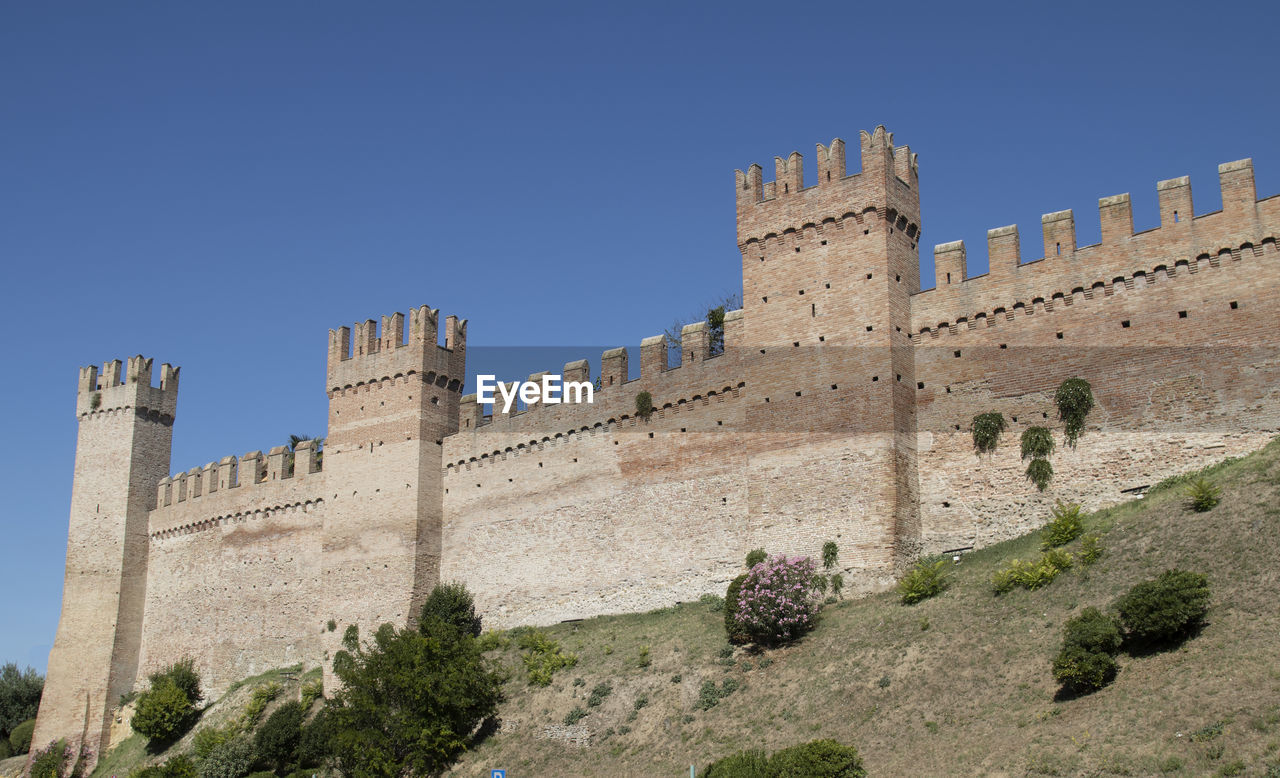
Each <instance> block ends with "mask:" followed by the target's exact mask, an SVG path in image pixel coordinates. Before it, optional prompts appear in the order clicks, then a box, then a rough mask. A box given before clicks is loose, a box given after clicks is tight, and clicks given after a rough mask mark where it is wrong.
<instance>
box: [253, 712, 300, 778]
mask: <svg viewBox="0 0 1280 778" xmlns="http://www.w3.org/2000/svg"><path fill="white" fill-rule="evenodd" d="M306 714H307V710H306V708H304V707H302V703H301V702H294V701H292V700H290V701H289V702H286V703H284V704H283V705H281V706H280V707H278V708H276V709H275V711H273V712H272V713H271V715H270V716H268V717H267V720H266V721H264V722H263V723H262V726H261V727H259V728H258V731H257V732H256V733H254V736H253V748H254V752H255V753H256V755H257V757H258V758H259V759H261V760H262V761H264V762H266V763H267V764H269V765H271V766H272V767H273V768H275V769H276V770H283V769H284V767H285V766H286V765H288V764H291V763H293V762H294V761H295V760H296V759H297V757H298V742H299V741H300V740H301V739H302V721H303V719H304V718H305V717H306Z"/></svg>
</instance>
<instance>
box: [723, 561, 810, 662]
mask: <svg viewBox="0 0 1280 778" xmlns="http://www.w3.org/2000/svg"><path fill="white" fill-rule="evenodd" d="M736 615H737V622H738V623H739V624H741V625H742V627H743V628H744V629H746V631H747V633H748V634H750V635H751V639H752V640H753V641H755V642H756V643H758V644H760V645H763V646H775V645H778V644H780V643H788V642H790V641H792V640H795V639H797V638H799V637H800V636H801V635H803V634H804V633H806V632H808V631H809V630H810V629H812V628H813V625H814V621H815V619H816V618H817V615H818V601H817V598H816V597H815V595H814V564H813V560H812V559H810V558H809V557H800V556H797V557H788V556H784V555H778V556H771V557H769V558H768V559H766V560H765V561H763V562H761V563H759V564H757V565H756V566H755V567H753V568H751V571H750V572H748V573H747V579H746V580H745V581H743V582H742V587H741V589H739V590H738V609H737V614H736Z"/></svg>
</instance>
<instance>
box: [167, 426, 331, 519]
mask: <svg viewBox="0 0 1280 778" xmlns="http://www.w3.org/2000/svg"><path fill="white" fill-rule="evenodd" d="M321 472H322V468H321V457H320V450H319V448H318V447H317V445H316V442H315V441H313V440H304V441H301V442H299V443H298V444H297V446H295V450H294V451H290V450H289V448H288V447H287V446H276V447H275V448H273V449H271V450H270V451H268V452H267V455H266V456H265V457H264V456H263V454H262V452H261V451H250V452H248V453H247V454H244V455H243V456H240V457H238V458H237V457H235V456H226V457H223V458H222V459H220V460H218V461H217V462H209V463H208V464H206V465H205V466H204V467H193V468H191V469H190V470H188V471H186V472H183V473H174V474H173V475H170V476H168V477H166V478H163V479H161V480H160V484H159V486H158V491H157V494H156V506H157V508H164V507H167V506H170V505H175V504H177V503H181V502H186V501H187V500H194V499H197V498H200V497H207V496H210V495H214V494H217V493H219V492H227V491H228V490H232V489H240V488H244V487H251V486H258V485H261V484H271V483H276V482H279V481H288V480H295V481H302V480H304V479H307V478H310V477H314V476H315V475H316V474H317V473H321Z"/></svg>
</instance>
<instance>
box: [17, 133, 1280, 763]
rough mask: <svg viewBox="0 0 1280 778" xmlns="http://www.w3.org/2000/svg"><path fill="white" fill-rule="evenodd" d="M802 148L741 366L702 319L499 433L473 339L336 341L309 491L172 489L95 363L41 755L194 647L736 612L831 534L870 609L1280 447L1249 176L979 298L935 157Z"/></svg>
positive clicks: (982, 285) (743, 324)
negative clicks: (1153, 491) (349, 631)
mask: <svg viewBox="0 0 1280 778" xmlns="http://www.w3.org/2000/svg"><path fill="white" fill-rule="evenodd" d="M817 152H818V153H817V159H816V167H817V181H816V183H815V184H813V185H811V186H805V179H804V175H803V170H802V165H803V159H802V158H801V156H800V155H799V154H794V153H793V154H792V155H790V156H788V157H787V158H786V159H782V158H778V159H776V160H775V164H774V168H775V179H776V180H775V181H772V182H764V181H763V173H762V171H761V169H760V168H759V166H755V165H753V166H751V167H749V168H748V169H747V171H746V172H745V173H743V172H739V173H738V174H737V178H736V189H737V214H738V232H737V242H738V246H739V249H740V250H741V253H742V281H743V301H744V305H743V309H742V310H740V311H733V312H730V313H729V314H728V316H727V317H726V321H725V348H724V353H722V354H718V355H713V354H711V353H710V342H709V338H708V332H707V329H706V327H705V326H700V325H697V324H695V325H691V326H688V327H685V328H684V331H683V332H682V333H681V342H680V343H668V342H667V341H666V340H665V339H662V338H658V337H655V338H649V339H646V340H645V341H644V342H643V343H642V344H641V345H640V347H639V349H638V351H637V350H636V349H635V348H632V349H630V350H629V351H628V350H627V349H612V350H610V351H608V352H606V353H605V354H604V355H603V359H602V362H601V364H602V371H601V376H600V379H601V386H602V388H601V389H600V390H599V391H598V392H596V395H595V402H594V403H593V404H591V405H554V404H553V405H546V404H534V405H533V406H532V407H530V408H529V409H527V410H519V409H516V410H513V411H512V412H510V413H506V414H503V413H501V412H498V413H494V414H493V415H492V416H488V415H486V414H485V413H484V412H483V409H482V408H481V407H479V406H478V405H477V404H476V402H475V400H474V398H473V397H465V398H464V397H461V396H460V387H461V386H462V385H463V383H464V378H465V359H466V357H465V352H466V343H465V340H466V323H465V322H459V321H458V320H456V319H454V318H452V317H450V318H449V319H447V320H446V322H445V324H444V329H445V345H444V346H443V347H441V346H438V345H437V337H438V334H439V333H438V329H439V325H438V315H437V312H436V311H435V310H432V309H429V308H426V307H422V308H419V309H416V310H413V311H411V312H410V314H409V316H408V318H407V321H406V317H404V316H403V315H400V314H395V315H393V316H389V317H384V318H383V320H382V322H381V325H380V326H379V324H378V323H375V322H374V321H372V320H368V321H365V322H361V323H358V324H356V325H355V326H354V327H353V328H351V329H348V328H342V329H339V330H336V331H332V332H331V333H330V340H329V361H328V373H327V379H326V391H327V392H328V395H329V398H330V404H329V420H328V422H329V423H328V437H327V442H326V445H325V449H324V454H323V468H321V467H320V463H319V461H318V458H317V456H316V452H315V451H313V450H311V449H309V448H307V447H306V446H304V447H302V448H300V449H299V451H298V453H297V455H296V463H295V464H293V465H292V466H291V461H292V460H291V455H290V454H289V453H288V452H286V451H285V450H284V449H282V448H278V449H273V450H271V451H270V452H268V453H267V454H266V455H265V456H264V455H262V454H261V453H260V452H250V453H249V454H246V455H244V456H241V457H238V458H237V457H227V458H225V459H223V460H222V461H220V462H217V463H210V464H208V465H206V466H205V467H203V468H195V469H192V470H188V471H186V472H183V473H179V474H177V475H174V476H168V470H169V444H170V429H171V428H170V425H171V423H172V419H173V414H174V409H175V407H176V388H177V381H176V371H173V370H169V369H168V368H167V367H166V368H165V371H164V373H165V375H164V377H163V379H162V381H161V387H160V388H153V387H151V385H150V383H151V377H150V362H149V361H147V360H142V359H141V358H138V359H136V360H130V373H129V375H128V376H126V379H125V380H124V381H121V380H120V377H119V373H120V366H119V363H114V364H109V365H108V366H107V367H106V369H105V370H104V374H103V376H102V381H101V385H99V377H98V374H97V372H96V371H95V370H93V369H87V370H85V371H82V374H81V387H80V394H79V399H78V404H79V408H78V413H79V416H80V422H81V423H80V437H79V440H78V443H77V454H76V477H75V486H74V489H73V494H72V509H71V522H70V533H69V539H68V554H67V577H66V584H65V587H66V588H65V595H64V602H63V612H62V619H61V622H60V625H59V630H58V637H57V640H56V642H55V646H54V650H53V652H52V654H51V656H50V664H49V681H48V685H47V687H46V693H45V699H44V702H43V704H42V708H41V712H40V720H39V724H38V727H37V731H36V741H37V742H38V743H43V742H47V741H48V740H52V739H53V738H55V737H68V738H69V739H71V740H73V741H77V742H78V741H79V740H80V739H85V740H87V741H88V742H89V743H90V744H91V745H92V744H96V743H98V742H99V741H101V739H102V738H103V736H104V733H105V732H106V729H107V727H108V726H109V722H110V719H109V716H108V713H109V709H110V707H111V705H112V704H113V703H114V701H115V699H116V698H117V696H118V695H119V694H120V693H122V692H124V691H127V690H129V689H130V688H133V687H135V686H137V685H138V682H139V679H142V678H144V677H145V674H146V673H147V672H148V671H150V670H153V669H155V668H158V667H161V666H163V665H165V664H167V663H169V662H172V661H174V660H176V659H178V658H181V657H182V656H185V655H189V656H192V657H194V658H195V659H196V661H197V663H198V665H199V667H200V668H201V670H202V673H203V674H204V677H205V678H206V682H207V684H208V686H209V687H210V688H211V690H212V691H213V692H214V693H217V692H218V691H220V690H221V689H222V688H225V686H226V685H227V684H228V683H230V682H232V681H234V680H235V679H237V678H240V677H243V676H245V675H248V674H252V673H256V672H259V671H261V670H263V669H266V668H268V667H272V666H279V665H284V664H290V663H294V662H302V663H304V664H306V665H310V666H315V665H316V664H321V665H325V666H326V667H327V666H328V664H329V663H328V660H329V659H330V658H331V657H332V654H333V652H334V651H335V650H336V649H337V647H338V641H339V640H340V638H341V635H342V632H343V630H344V629H345V628H346V627H347V626H349V625H352V624H355V625H358V626H360V627H361V628H362V630H363V631H364V632H365V634H367V633H368V630H369V629H370V628H371V627H373V626H375V625H377V624H379V623H381V622H384V621H392V622H395V623H399V624H405V623H409V622H411V621H412V620H413V618H414V616H415V614H416V611H417V609H418V607H419V605H420V603H421V601H422V598H423V597H424V596H425V595H426V593H427V592H428V591H429V590H430V587H431V586H432V585H434V584H435V583H436V582H437V581H439V580H442V579H443V580H462V581H465V582H466V583H467V585H468V586H469V587H470V588H471V590H472V591H473V592H475V594H476V597H477V601H478V603H479V605H480V607H481V609H482V610H483V612H484V615H485V618H486V621H487V623H488V624H489V625H491V626H510V625H514V624H526V623H547V622H553V621H556V620H560V619H567V618H580V617H586V616H591V615H595V614H599V613H606V612H619V611H631V610H638V609H645V608H652V607H657V606H662V605H668V604H671V603H673V602H676V601H680V600H688V599H692V598H695V597H697V596H698V595H700V594H702V593H705V592H713V591H714V592H719V591H722V590H723V588H724V585H725V583H726V582H727V581H728V580H729V579H730V578H731V577H732V576H733V575H734V574H736V573H737V572H738V571H739V570H740V569H741V563H742V559H743V557H744V555H745V554H746V552H747V551H748V550H750V549H752V548H756V547H764V548H766V549H768V550H769V551H771V552H787V553H804V554H816V553H818V552H819V550H820V549H821V546H822V544H823V542H825V541H827V540H835V541H836V542H837V543H838V544H839V547H840V564H841V567H842V568H844V569H845V570H846V571H847V573H848V575H847V576H846V577H847V579H848V580H849V582H850V586H851V587H852V588H853V589H855V590H867V589H873V588H877V587H881V586H884V585H885V584H887V583H888V582H890V581H891V580H892V579H893V576H894V575H895V573H896V571H897V570H898V569H899V568H900V566H901V565H902V564H904V563H906V562H908V561H910V560H911V559H913V558H914V557H915V556H916V555H917V554H918V553H920V552H921V551H922V550H923V551H941V550H947V549H953V548H961V547H965V546H980V545H984V544H987V543H991V542H994V541H997V540H1001V539H1004V538H1007V537H1011V536H1014V535H1017V534H1020V533H1022V532H1025V531H1027V530H1028V529H1031V528H1033V527H1035V526H1036V525H1038V524H1040V523H1042V522H1043V520H1044V517H1045V516H1046V514H1047V511H1048V508H1049V505H1050V504H1051V503H1052V502H1053V501H1054V500H1057V499H1063V500H1075V501H1079V502H1082V503H1084V504H1085V505H1086V506H1087V507H1090V508H1093V507H1098V506H1102V505H1106V504H1109V503H1113V502H1116V501H1118V500H1121V499H1126V498H1127V496H1128V495H1129V494H1131V493H1132V492H1131V491H1126V490H1134V489H1139V488H1140V487H1142V486H1145V485H1149V484H1152V483H1155V482H1156V481H1158V480H1159V479H1161V478H1163V477H1164V476H1167V475H1170V474H1173V473H1176V472H1179V471H1183V470H1186V469H1189V468H1191V467H1195V466H1197V465H1201V464H1207V463H1209V462H1212V461H1214V460H1216V459H1220V458H1221V457H1223V456H1227V455H1230V454H1237V453H1242V452H1244V451H1247V450H1249V449H1251V448H1254V447H1256V446H1258V445H1259V444H1261V443H1262V442H1264V441H1265V440H1266V439H1267V438H1268V437H1270V436H1272V435H1274V434H1275V433H1276V431H1277V429H1280V354H1278V353H1277V352H1278V348H1277V339H1276V336H1275V332H1276V324H1277V316H1276V313H1275V312H1276V311H1277V310H1280V254H1278V252H1277V250H1276V242H1275V238H1276V230H1277V225H1278V224H1280V197H1271V198H1268V199H1264V200H1261V201H1258V200H1257V198H1256V193H1255V191H1254V184H1253V172H1252V166H1251V164H1250V163H1249V162H1248V161H1247V160H1245V161H1241V162H1233V163H1228V164H1225V165H1222V166H1221V168H1220V185H1221V188H1222V192H1223V210H1222V211H1219V212H1216V213H1212V214H1204V215H1199V216H1197V215H1196V214H1195V212H1194V207H1193V201H1192V196H1191V186H1190V182H1189V181H1188V180H1187V179H1185V178H1181V179H1171V180H1169V181H1164V182H1160V184H1159V185H1158V186H1157V197H1158V199H1159V204H1160V214H1161V226H1160V227H1159V228H1157V229H1154V230H1148V231H1146V232H1143V233H1140V234H1137V235H1135V234H1133V227H1132V224H1133V219H1132V215H1131V210H1130V199H1129V197H1128V195H1121V196H1114V197H1106V198H1103V199H1102V200H1100V202H1099V217H1098V218H1099V220H1100V222H1101V225H1102V231H1101V234H1102V240H1101V243H1100V244H1098V245H1095V246H1083V247H1080V246H1077V245H1076V244H1077V241H1076V237H1075V215H1074V214H1073V213H1071V212H1070V211H1063V212H1058V213H1052V214H1047V215H1046V216H1045V217H1044V218H1043V219H1042V222H1041V228H1042V236H1041V239H1039V240H1036V241H1030V242H1029V243H1028V245H1031V246H1035V247H1036V248H1035V249H1034V251H1035V252H1036V253H1039V252H1041V251H1043V254H1044V257H1043V258H1041V259H1039V260H1037V261H1034V262H1029V263H1022V262H1021V258H1022V253H1023V251H1022V240H1021V235H1020V233H1019V230H1018V229H1017V227H1016V226H1010V227H1001V228H997V229H993V230H991V231H990V232H989V234H988V253H989V256H990V258H991V271H990V272H989V273H988V274H986V275H984V276H980V277H975V278H969V277H967V271H966V258H965V247H964V245H963V243H960V242H956V243H944V244H940V245H938V246H936V247H935V249H934V251H935V264H936V275H937V283H936V288H933V289H929V290H925V291H920V278H919V261H918V252H919V249H918V244H919V242H920V234H921V227H920V225H921V219H920V211H919V186H920V183H919V177H918V170H917V166H916V160H915V156H914V155H913V154H912V153H911V152H910V150H909V149H907V148H906V147H895V146H894V145H893V137H892V135H891V134H889V133H888V132H886V131H885V130H884V128H877V129H876V130H875V131H874V132H870V133H861V135H860V137H859V143H858V161H859V164H860V170H859V171H858V172H856V173H853V174H849V171H848V170H846V155H845V144H844V143H843V142H841V141H838V140H837V141H834V142H833V143H832V144H831V145H830V146H821V145H820V146H819V147H818V149H817ZM670 348H679V349H681V354H680V359H679V360H676V362H677V364H678V366H677V367H675V368H668V364H669V361H668V349H670ZM584 356H585V355H584ZM633 359H634V360H636V361H638V362H639V365H640V371H639V372H640V377H639V378H637V379H635V380H628V369H627V364H628V363H629V362H630V361H631V360H633ZM546 367H547V369H548V370H549V371H551V372H560V373H562V374H563V375H564V376H565V377H566V378H569V379H571V380H589V379H590V376H589V375H588V368H587V364H586V362H585V361H582V360H579V361H575V362H571V363H569V364H567V365H565V366H564V367H563V369H560V370H556V369H555V366H553V365H547V366H546ZM135 376H136V380H135V378H133V377H135ZM1075 376H1079V377H1083V378H1086V379H1088V380H1089V381H1090V383H1091V384H1092V385H1093V389H1094V394H1095V397H1096V400H1097V403H1098V405H1097V407H1096V408H1095V409H1094V411H1093V413H1092V414H1091V415H1090V417H1089V420H1088V428H1087V429H1086V432H1085V434H1084V436H1083V437H1082V438H1081V440H1080V443H1079V446H1078V448H1076V449H1074V450H1072V449H1066V448H1060V449H1059V451H1058V452H1057V453H1056V454H1054V456H1053V457H1052V463H1053V466H1054V469H1055V476H1054V479H1053V482H1052V484H1051V486H1050V488H1049V490H1048V491H1046V492H1044V493H1039V492H1037V491H1036V490H1035V489H1034V487H1032V486H1031V485H1030V484H1028V483H1027V481H1026V479H1025V477H1024V476H1023V471H1024V464H1025V463H1023V462H1022V461H1021V459H1020V457H1019V452H1018V437H1019V435H1020V434H1021V432H1022V431H1023V430H1024V429H1026V428H1027V427H1028V426H1031V425H1043V426H1049V427H1051V428H1053V429H1055V430H1059V429H1060V425H1059V424H1058V422H1057V419H1056V409H1055V408H1054V406H1053V393H1054V390H1055V389H1056V388H1057V386H1058V385H1059V383H1061V381H1062V380H1064V379H1065V378H1069V377H1075ZM641 391H647V392H649V393H650V394H651V396H652V399H653V404H654V408H655V411H654V413H653V415H652V416H651V417H650V418H649V419H647V420H644V419H638V418H637V417H636V405H635V398H636V395H637V394H638V393H639V392H641ZM95 395H96V396H98V400H96V401H95V400H94V399H93V398H94V396H95ZM988 411H1000V412H1002V413H1003V414H1004V415H1005V417H1006V418H1007V419H1008V420H1009V421H1010V428H1009V429H1008V430H1007V431H1006V432H1005V433H1004V436H1003V439H1002V441H1001V444H1000V446H999V448H998V449H997V451H996V452H995V453H994V454H992V455H990V456H987V457H981V458H980V457H977V456H975V455H974V453H973V448H972V440H971V436H970V432H969V425H970V422H971V419H972V418H973V416H975V415H976V414H979V413H984V412H988ZM1058 437H1059V439H1061V436H1060V435H1059V436H1058ZM330 620H333V622H334V624H335V629H333V630H330V629H328V626H327V625H328V622H329V621H330ZM326 680H327V681H330V682H331V681H332V678H331V677H329V676H328V675H326Z"/></svg>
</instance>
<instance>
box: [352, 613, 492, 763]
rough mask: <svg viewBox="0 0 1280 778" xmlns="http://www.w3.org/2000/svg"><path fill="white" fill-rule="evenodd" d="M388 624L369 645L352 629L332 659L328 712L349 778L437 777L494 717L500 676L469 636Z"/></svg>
mask: <svg viewBox="0 0 1280 778" xmlns="http://www.w3.org/2000/svg"><path fill="white" fill-rule="evenodd" d="M435 627H436V628H433V629H429V630H428V633H429V634H423V632H421V631H419V630H414V629H396V628H395V627H394V626H392V625H390V624H383V625H382V626H381V627H379V628H378V630H377V631H376V632H375V633H374V635H373V640H372V642H371V643H370V644H368V645H364V646H362V645H360V639H359V632H358V630H357V629H356V628H355V627H354V626H353V627H350V628H348V629H347V632H346V634H345V635H344V638H343V649H344V650H342V651H339V652H338V653H337V655H336V656H335V657H334V660H333V671H334V674H335V675H337V677H338V679H339V681H341V683H342V688H341V689H339V691H338V692H337V693H336V694H335V695H334V697H333V699H332V700H331V701H330V703H329V707H328V710H327V713H328V715H329V716H330V717H331V724H332V732H331V735H330V738H329V746H330V748H331V751H332V755H333V758H334V760H335V762H336V766H337V767H338V769H339V770H340V771H341V772H342V773H343V774H344V775H359V776H399V775H403V774H404V773H405V772H406V771H407V772H410V773H412V774H414V775H438V774H439V773H440V772H442V771H443V770H444V769H445V768H447V767H448V766H449V765H450V764H451V763H452V762H453V761H454V760H455V759H456V758H457V756H458V754H460V753H461V752H462V751H463V750H464V749H466V748H467V747H468V745H469V744H470V743H471V742H472V740H473V737H474V736H475V735H476V733H477V729H478V728H479V727H480V725H481V724H482V723H483V722H484V721H485V720H486V719H489V718H490V717H492V716H493V715H494V714H495V713H496V712H497V706H498V702H499V700H500V699H501V696H502V691H501V688H502V680H503V678H502V674H501V673H500V672H499V671H498V670H496V669H494V668H492V667H491V666H490V665H489V664H488V662H487V661H486V660H485V658H484V656H483V655H482V653H481V651H480V646H479V642H478V641H477V640H476V638H475V637H474V636H472V635H471V634H470V633H468V632H464V631H461V630H457V629H448V628H443V627H442V625H441V624H440V623H438V622H437V624H436V625H435Z"/></svg>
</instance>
